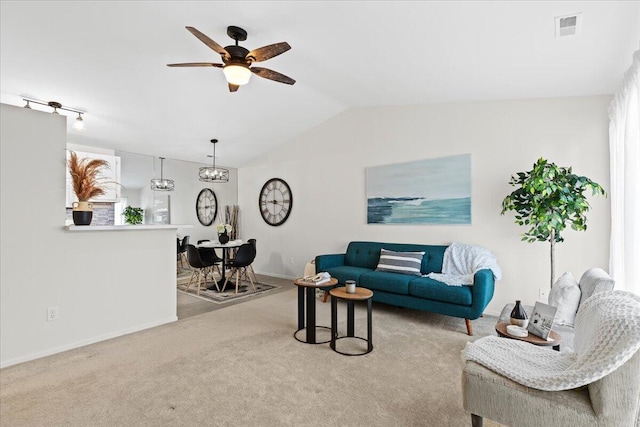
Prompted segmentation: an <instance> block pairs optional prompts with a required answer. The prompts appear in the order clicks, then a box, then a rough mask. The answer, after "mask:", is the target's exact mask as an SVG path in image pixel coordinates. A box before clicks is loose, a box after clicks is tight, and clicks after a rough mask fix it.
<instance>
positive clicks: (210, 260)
mask: <svg viewBox="0 0 640 427" xmlns="http://www.w3.org/2000/svg"><path fill="white" fill-rule="evenodd" d="M198 252H200V259H201V260H202V262H204V263H205V264H211V268H212V269H213V268H215V269H216V270H218V274H219V275H220V276H222V270H220V264H222V258H220V257H219V256H218V254H217V253H216V250H215V249H214V248H198ZM212 273H213V271H212Z"/></svg>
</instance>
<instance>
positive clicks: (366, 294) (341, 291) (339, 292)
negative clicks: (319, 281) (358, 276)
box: [329, 286, 373, 300]
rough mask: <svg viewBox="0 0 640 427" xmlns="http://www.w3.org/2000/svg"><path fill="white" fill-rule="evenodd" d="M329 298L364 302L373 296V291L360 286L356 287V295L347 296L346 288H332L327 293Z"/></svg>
mask: <svg viewBox="0 0 640 427" xmlns="http://www.w3.org/2000/svg"><path fill="white" fill-rule="evenodd" d="M329 294H331V296H334V297H336V298H342V299H347V300H366V299H369V298H371V297H372V296H373V291H371V290H369V289H367V288H361V287H360V286H356V293H354V294H348V293H347V288H346V287H345V286H343V287H341V288H333V289H331V290H330V291H329Z"/></svg>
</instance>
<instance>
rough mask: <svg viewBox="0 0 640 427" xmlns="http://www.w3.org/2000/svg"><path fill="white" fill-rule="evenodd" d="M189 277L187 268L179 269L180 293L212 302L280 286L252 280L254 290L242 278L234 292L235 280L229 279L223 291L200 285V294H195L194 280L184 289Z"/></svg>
mask: <svg viewBox="0 0 640 427" xmlns="http://www.w3.org/2000/svg"><path fill="white" fill-rule="evenodd" d="M190 277H191V272H190V271H188V270H182V271H180V270H179V273H178V277H177V286H178V291H180V292H182V293H186V294H187V295H191V296H194V297H196V298H200V299H203V300H205V301H209V302H212V303H214V304H225V303H228V302H231V301H237V300H239V299H243V298H250V297H252V296H255V295H258V294H264V293H266V292H269V291H272V290H274V289H279V288H280V286H276V285H268V284H266V283H259V282H255V281H254V282H253V283H254V284H255V286H256V290H255V292H254V290H253V287H252V286H251V283H250V282H247V281H246V280H243V281H242V282H240V284H239V285H238V293H237V294H236V283H235V281H233V282H232V281H231V280H230V281H229V283H227V289H225V291H224V292H218V291H217V290H216V289H215V288H214V289H213V290H212V291H210V290H208V289H206V288H205V287H204V286H201V287H200V295H197V294H196V292H197V291H198V284H197V283H196V282H195V280H194V282H193V283H191V286H190V287H189V290H188V291H185V289H186V288H187V284H188V283H189V278H190ZM207 286H211V281H208V282H207ZM220 290H222V286H220Z"/></svg>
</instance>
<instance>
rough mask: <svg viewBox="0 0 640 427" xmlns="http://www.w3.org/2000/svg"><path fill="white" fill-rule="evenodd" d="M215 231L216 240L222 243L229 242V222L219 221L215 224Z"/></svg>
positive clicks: (230, 228)
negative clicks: (216, 234)
mask: <svg viewBox="0 0 640 427" xmlns="http://www.w3.org/2000/svg"><path fill="white" fill-rule="evenodd" d="M216 231H217V232H218V240H219V241H220V243H222V244H223V245H224V244H225V243H228V242H229V233H231V232H232V231H233V227H232V226H231V224H223V223H220V224H218V225H216Z"/></svg>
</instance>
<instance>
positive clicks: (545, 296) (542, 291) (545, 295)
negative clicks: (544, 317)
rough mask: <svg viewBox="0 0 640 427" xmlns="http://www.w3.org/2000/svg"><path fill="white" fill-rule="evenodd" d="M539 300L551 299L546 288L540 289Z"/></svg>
mask: <svg viewBox="0 0 640 427" xmlns="http://www.w3.org/2000/svg"><path fill="white" fill-rule="evenodd" d="M538 298H540V299H542V300H545V301H547V299H548V298H549V291H548V290H547V289H545V288H540V289H538Z"/></svg>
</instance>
